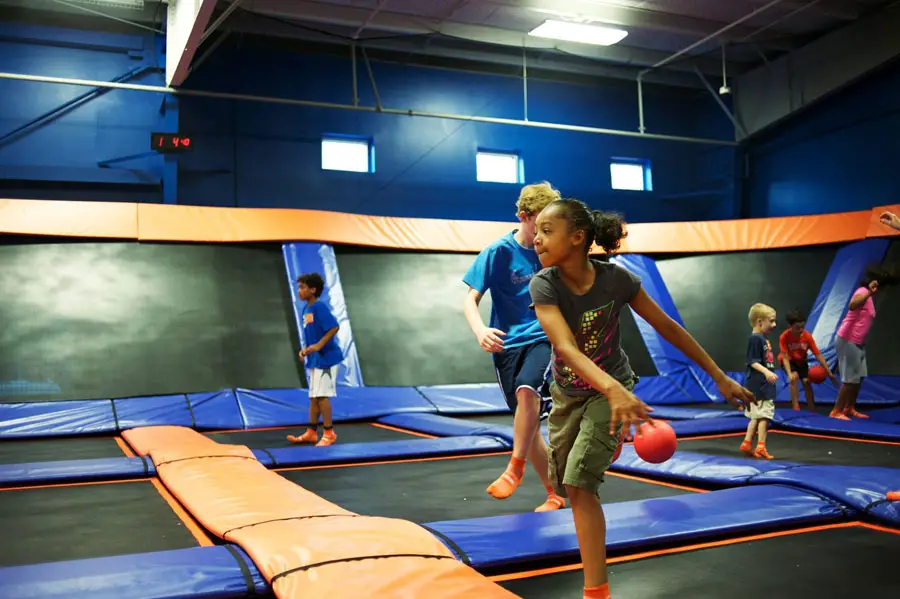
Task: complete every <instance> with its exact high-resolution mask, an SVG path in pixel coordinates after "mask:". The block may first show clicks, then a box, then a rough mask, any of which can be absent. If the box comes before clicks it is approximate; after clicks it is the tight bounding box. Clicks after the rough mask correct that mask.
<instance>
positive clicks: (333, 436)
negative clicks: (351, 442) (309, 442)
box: [316, 430, 337, 447]
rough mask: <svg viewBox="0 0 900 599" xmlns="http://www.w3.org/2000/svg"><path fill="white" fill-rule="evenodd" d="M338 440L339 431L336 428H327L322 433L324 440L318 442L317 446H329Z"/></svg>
mask: <svg viewBox="0 0 900 599" xmlns="http://www.w3.org/2000/svg"><path fill="white" fill-rule="evenodd" d="M335 441H337V433H335V432H334V430H326V431H325V434H323V435H322V440H321V441H319V442H318V443H316V447H327V446H328V445H331V444H332V443H334V442H335Z"/></svg>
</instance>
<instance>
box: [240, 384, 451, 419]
mask: <svg viewBox="0 0 900 599" xmlns="http://www.w3.org/2000/svg"><path fill="white" fill-rule="evenodd" d="M235 393H236V395H237V399H238V403H239V404H240V409H241V414H242V416H243V419H244V427H245V428H263V427H271V426H294V425H298V424H305V423H306V421H307V420H309V393H308V391H307V390H306V389H301V388H289V389H266V390H251V389H241V388H238V389H236V390H235ZM332 410H333V413H332V418H333V419H334V421H335V422H347V421H351V420H370V419H375V418H378V417H379V416H385V415H387V414H397V413H405V412H423V413H425V412H434V411H435V408H434V405H432V404H431V403H429V402H428V400H426V399H425V398H424V397H422V395H421V394H420V393H419V392H418V391H416V389H415V388H414V387H338V389H337V397H336V398H334V400H333V401H332Z"/></svg>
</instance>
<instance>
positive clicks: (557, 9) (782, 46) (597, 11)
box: [490, 0, 797, 51]
mask: <svg viewBox="0 0 900 599" xmlns="http://www.w3.org/2000/svg"><path fill="white" fill-rule="evenodd" d="M490 2H493V3H496V4H501V5H503V6H508V7H519V8H525V9H528V10H530V11H532V12H533V13H534V15H535V16H536V17H539V18H544V19H552V18H562V19H563V20H565V19H590V20H593V21H600V22H603V23H606V24H609V25H615V26H617V27H624V28H626V29H644V30H649V31H665V32H667V33H675V34H679V35H684V36H687V37H705V36H707V35H710V34H711V33H713V32H715V31H718V30H720V29H721V28H722V27H724V26H725V25H726V23H719V22H716V21H709V20H706V19H703V18H697V17H692V16H685V15H679V14H673V13H666V12H663V11H659V10H651V9H646V8H635V7H630V6H621V5H610V4H603V3H597V2H587V1H585V0H557V1H556V2H554V3H553V7H554V8H553V10H549V9H547V8H546V7H547V2H545V1H543V0H490ZM753 30H754V28H753V27H750V26H743V27H735V28H734V29H732V30H731V31H729V32H727V33H725V34H724V35H722V37H721V38H720V39H721V40H722V41H726V42H737V41H739V40H740V39H742V38H746V37H748V36H749V35H751V34H752V32H753ZM756 42H757V43H758V44H759V45H761V46H764V47H766V48H767V49H770V50H779V51H788V50H793V49H794V48H796V47H797V43H795V42H793V41H791V40H788V39H785V38H784V36H778V37H772V36H769V38H768V39H767V38H765V37H763V38H759V39H757V40H756Z"/></svg>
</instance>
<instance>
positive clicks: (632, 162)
mask: <svg viewBox="0 0 900 599" xmlns="http://www.w3.org/2000/svg"><path fill="white" fill-rule="evenodd" d="M609 175H610V179H611V181H612V188H613V189H623V190H628V191H653V181H652V178H651V176H650V161H649V160H638V159H632V158H613V160H612V161H611V162H610V163H609Z"/></svg>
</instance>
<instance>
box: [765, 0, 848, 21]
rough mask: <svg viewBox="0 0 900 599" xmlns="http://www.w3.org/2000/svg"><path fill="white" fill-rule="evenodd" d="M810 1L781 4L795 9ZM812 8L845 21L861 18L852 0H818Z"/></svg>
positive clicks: (799, 0) (814, 10) (790, 1)
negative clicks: (820, 0)
mask: <svg viewBox="0 0 900 599" xmlns="http://www.w3.org/2000/svg"><path fill="white" fill-rule="evenodd" d="M749 3H750V5H751V6H759V5H761V4H764V2H763V1H762V0H750V2H749ZM809 3H810V0H786V1H785V2H784V4H782V5H781V6H782V8H786V9H791V10H794V9H797V8H803V7H805V6H806V5H807V4H809ZM810 10H812V11H813V12H815V13H818V14H820V15H826V16H829V17H832V18H834V19H841V20H844V21H855V20H856V19H858V18H859V10H857V7H856V3H855V2H853V1H852V0H822V2H817V3H816V5H815V6H814V7H812V8H811V9H810Z"/></svg>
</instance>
